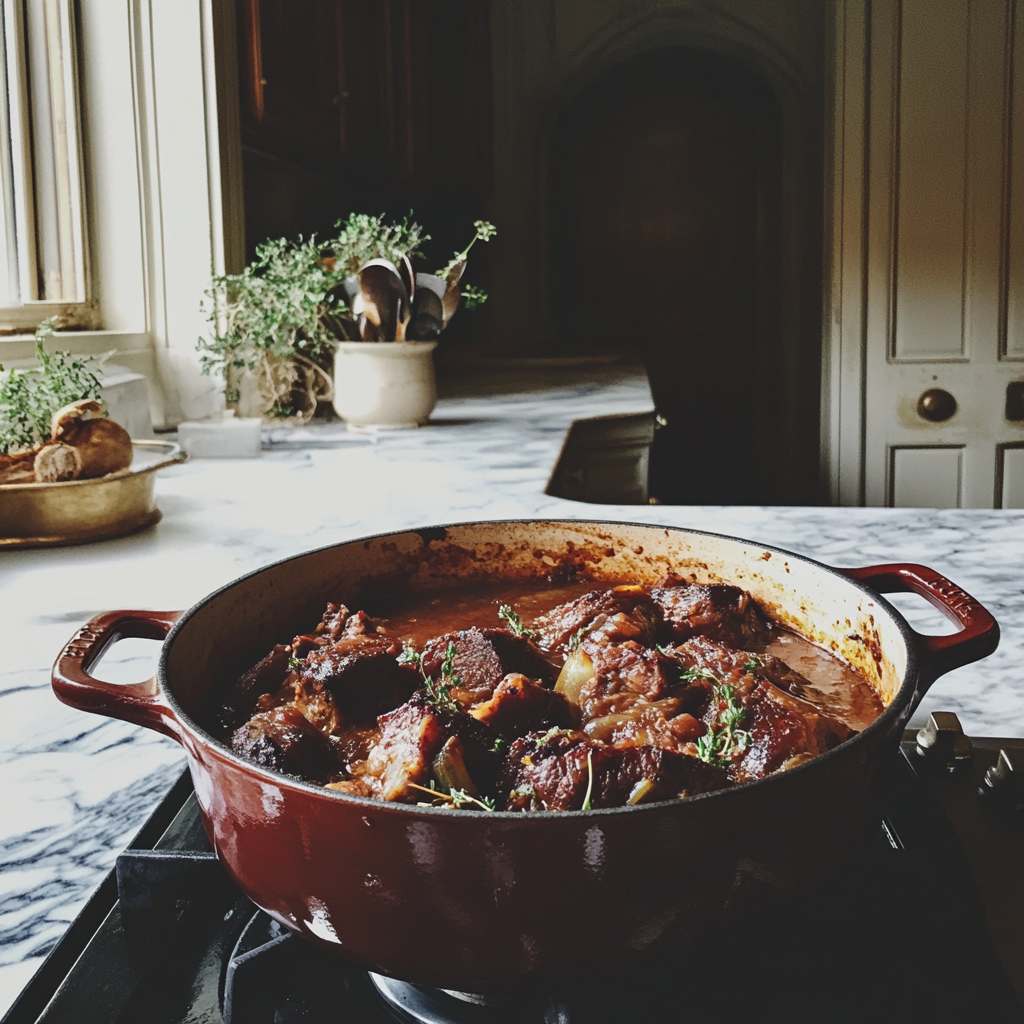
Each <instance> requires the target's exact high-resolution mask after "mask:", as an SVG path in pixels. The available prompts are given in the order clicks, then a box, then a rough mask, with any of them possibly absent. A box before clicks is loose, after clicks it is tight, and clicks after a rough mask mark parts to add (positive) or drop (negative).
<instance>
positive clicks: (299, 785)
mask: <svg viewBox="0 0 1024 1024" xmlns="http://www.w3.org/2000/svg"><path fill="white" fill-rule="evenodd" d="M353 344H356V343H353ZM361 344H366V343H361ZM371 344H372V343H371ZM379 344H396V343H394V342H380V343H379ZM542 523H550V524H551V525H554V526H562V525H565V526H580V525H593V526H628V527H637V526H639V527H642V528H645V529H652V530H671V531H673V532H676V533H688V534H693V535H695V536H701V537H714V538H716V539H719V540H727V541H733V542H736V543H740V544H751V543H756V544H757V546H758V547H759V548H762V549H763V550H765V551H770V552H772V554H773V555H784V556H787V557H789V558H795V559H797V560H799V561H801V562H806V563H808V564H810V565H812V566H814V567H815V568H817V569H821V570H823V571H824V572H826V573H828V574H829V575H830V576H834V577H836V578H837V579H839V580H842V582H843V583H846V584H849V585H850V586H852V587H854V588H855V589H857V590H859V591H861V592H862V593H863V594H865V595H866V596H867V597H870V598H871V600H872V601H876V602H878V603H879V605H880V606H881V608H882V609H883V610H884V611H886V612H888V613H889V615H890V617H891V618H892V620H893V621H894V623H895V624H896V627H897V629H898V630H899V632H900V634H901V636H902V637H903V640H904V642H905V644H906V647H907V667H906V669H905V671H904V674H903V680H902V682H901V683H900V686H899V689H898V690H897V691H896V693H895V694H893V698H892V700H891V701H890V702H889V706H888V707H887V708H885V710H884V711H883V712H882V713H881V714H880V715H879V716H878V717H877V718H876V719H875V720H874V721H873V722H872V723H871V724H870V725H869V726H868V727H867V728H866V729H863V730H862V731H861V732H858V733H856V734H855V735H854V736H851V737H850V738H849V739H848V740H846V741H844V742H843V743H840V744H839V745H838V746H835V747H833V748H832V749H831V750H827V751H826V752H825V753H824V754H818V755H817V756H816V757H813V758H812V759H811V760H810V761H806V762H804V763H803V764H801V765H797V766H796V767H795V768H790V769H789V770H788V771H785V772H774V773H772V774H771V775H766V776H764V777H763V778H760V779H751V780H750V781H748V782H743V783H740V784H739V785H736V786H729V787H728V788H726V789H717V790H712V791H710V792H707V793H698V794H695V795H694V796H687V797H674V798H671V799H668V800H656V801H652V802H651V803H645V804H633V805H628V804H627V805H623V806H621V807H597V808H593V809H592V810H589V811H585V810H569V811H531V812H529V813H524V812H522V811H497V810H495V811H479V812H471V813H470V814H467V811H466V810H460V809H456V808H454V807H420V806H419V805H417V804H405V803H398V802H395V801H389V800H379V799H377V798H376V797H361V796H355V795H353V794H350V793H342V792H339V791H337V790H331V789H326V788H324V787H323V786H318V785H316V784H315V783H312V782H306V781H305V780H304V779H300V778H298V777H297V776H294V775H288V774H286V773H284V772H280V771H277V770H275V769H273V768H264V767H263V766H261V765H257V764H254V763H253V762H252V761H247V760H246V759H245V758H243V757H240V756H239V755H238V754H236V753H235V752H234V751H233V750H232V749H231V748H230V747H229V746H228V745H227V744H226V743H224V742H223V741H222V740H218V739H217V738H216V737H214V736H213V735H212V734H211V733H209V732H208V731H207V730H206V729H204V728H203V727H201V726H200V725H198V724H197V723H196V722H194V721H193V720H192V718H191V717H190V716H189V715H187V714H186V713H185V711H184V710H183V709H182V707H181V705H180V704H179V703H178V700H177V698H176V697H175V695H174V691H173V690H172V689H171V688H170V687H169V686H168V685H167V661H168V654H169V652H170V649H171V648H172V647H173V645H174V641H175V639H176V638H177V635H178V633H180V632H181V630H182V629H184V627H185V625H186V623H188V622H189V620H190V619H192V617H193V616H194V615H196V614H198V613H199V612H200V611H201V610H202V608H203V607H204V606H205V605H207V604H209V602H211V601H212V600H214V598H216V597H219V596H220V595H221V594H223V593H226V592H227V591H229V590H231V589H232V588H233V587H235V586H237V585H238V584H239V583H242V582H244V581H245V580H248V579H251V578H252V577H254V576H258V575H259V574H260V573H263V572H267V571H269V570H271V569H276V568H278V567H279V566H282V565H287V564H288V563H289V562H294V561H296V560H297V559H299V558H306V557H307V556H309V555H315V554H317V553H319V552H321V551H331V550H333V549H335V548H339V547H342V546H344V545H346V544H358V543H364V542H366V541H373V540H382V539H385V538H388V537H397V536H402V535H404V534H409V533H418V532H421V531H423V530H425V529H430V530H439V529H444V530H447V529H449V528H458V527H462V526H519V525H537V524H542ZM920 669H921V649H920V646H919V643H918V635H917V633H916V632H915V631H914V630H913V628H912V627H911V626H910V624H909V623H908V622H907V621H906V619H905V618H904V617H903V615H902V614H901V613H900V612H899V610H898V609H896V608H895V607H894V606H893V605H892V604H891V603H890V602H889V601H887V600H886V599H885V597H884V596H883V595H881V594H879V593H878V591H876V590H873V589H872V588H871V587H870V586H868V585H867V584H866V583H862V582H860V581H859V580H854V579H851V578H850V577H849V576H847V575H846V574H845V573H843V572H842V571H841V570H840V569H837V568H836V567H835V566H831V565H826V564H825V563H824V562H819V561H817V560H816V559H813V558H809V557H807V556H806V555H799V554H796V553H795V552H793V551H788V550H787V549H785V548H779V547H775V546H774V545H772V544H761V543H760V542H754V541H751V540H750V539H749V538H745V537H733V536H731V535H729V534H724V533H714V532H712V531H711V530H691V529H687V528H686V527H682V526H669V525H665V524H659V523H631V522H626V521H623V520H612V519H495V520H467V521H464V522H458V523H441V524H437V525H434V526H430V527H425V526H420V527H407V528H405V529H402V530H388V531H386V532H384V533H375V534H367V535H364V536H360V537H353V538H351V539H350V540H345V541H339V542H338V543H337V544H325V545H323V546H322V547H319V548H312V549H311V550H309V551H302V552H299V553H298V554H295V555H289V556H287V557H286V558H281V559H279V560H278V561H276V562H271V563H270V564H269V565H265V566H262V567H261V568H259V569H253V570H251V571H250V572H247V573H244V574H243V575H242V576H239V577H237V578H236V579H234V580H232V581H231V582H230V583H227V584H225V585H224V586H222V587H218V588H217V589H216V590H214V591H212V592H211V593H209V594H207V595H206V597H204V598H202V600H200V601H198V602H197V603H196V604H194V605H192V607H191V608H189V609H188V610H187V611H185V612H183V613H182V614H181V616H180V617H179V618H178V619H177V621H176V622H175V623H174V625H173V626H172V627H171V629H170V631H169V632H168V634H167V637H166V638H165V640H164V642H163V645H162V647H161V650H160V660H159V662H158V665H157V679H158V681H159V684H160V692H161V695H162V697H163V699H164V700H165V701H166V702H167V704H168V705H169V707H170V709H171V711H173V713H174V717H175V720H176V721H177V723H178V724H179V725H180V726H181V727H183V728H184V729H185V730H186V731H187V732H188V733H189V734H190V735H191V737H192V739H193V740H195V741H197V742H198V743H199V744H200V745H202V746H204V747H207V748H212V749H213V750H214V752H215V753H216V755H217V756H218V757H220V758H222V759H223V760H226V761H229V762H230V763H232V764H233V765H234V766H236V767H238V768H241V769H243V770H244V771H246V772H247V773H249V774H251V775H255V776H258V777H260V778H263V779H266V780H267V781H268V782H272V783H274V784H275V785H277V786H282V787H286V788H288V789H293V790H298V791H299V792H304V793H308V794H312V795H316V796H318V797H320V798H322V799H324V800H329V801H340V802H342V803H345V804H352V805H354V806H356V807H365V808H373V809H375V810H376V811H378V812H388V813H397V814H407V815H410V816H412V817H417V816H421V815H427V816H430V817H436V816H438V815H440V816H442V817H447V818H461V819H466V818H469V819H471V820H477V821H479V820H480V815H484V818H485V820H488V821H490V820H495V821H528V820H529V821H532V820H537V819H544V820H548V821H551V820H563V819H565V820H574V821H578V820H579V819H580V818H582V817H594V818H604V817H609V816H611V815H619V814H624V813H630V814H636V813H638V812H639V813H643V812H651V813H654V812H657V811H660V810H664V809H665V808H667V807H672V806H679V805H681V804H688V803H690V802H692V801H698V800H710V799H721V798H726V797H729V796H735V794H738V793H744V792H750V791H751V790H752V789H753V787H761V788H764V787H765V786H768V785H778V784H780V783H783V782H784V781H785V780H786V779H788V778H789V777H790V776H793V775H795V773H797V772H805V771H806V770H807V769H811V768H813V766H814V765H817V764H824V763H826V762H828V761H830V760H835V758H836V757H837V756H839V755H840V754H841V753H843V754H845V752H846V751H848V750H850V749H851V748H852V747H853V746H854V745H856V744H859V743H863V742H868V741H869V740H870V739H872V738H874V737H875V736H876V735H878V734H880V733H884V732H885V731H887V730H888V729H889V728H891V726H892V723H893V721H894V720H895V719H897V718H898V717H899V715H900V714H901V713H902V712H903V711H904V710H905V709H906V707H907V705H908V704H909V703H910V701H911V699H912V697H913V694H914V692H915V690H916V687H917V683H918V681H919V678H920ZM186 749H188V748H186ZM189 753H190V755H191V751H189Z"/></svg>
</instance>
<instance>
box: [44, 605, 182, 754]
mask: <svg viewBox="0 0 1024 1024" xmlns="http://www.w3.org/2000/svg"><path fill="white" fill-rule="evenodd" d="M179 615H181V612H145V611H118V612H104V613H103V614H102V615H97V616H96V618H94V619H92V620H91V621H89V622H87V623H86V624H85V625H84V626H83V627H82V628H81V629H80V630H79V631H78V632H77V633H76V634H75V635H74V636H73V637H72V638H71V639H70V640H69V641H68V643H67V645H66V646H65V648H64V650H63V651H61V652H60V654H59V655H58V656H57V660H56V661H55V662H54V663H53V673H52V675H51V677H50V680H51V682H52V684H53V692H54V693H55V694H56V695H57V699H58V700H60V701H62V702H63V703H65V704H70V705H71V707H73V708H78V709H79V711H92V712H94V713H95V714H98V715H107V716H108V717H110V718H123V719H124V720H125V721H127V722H134V723H135V724H136V725H145V726H147V727H148V728H150V729H155V730H156V731H157V732H162V733H164V734H165V735H166V736H170V737H172V738H173V739H176V740H177V739H180V738H181V737H180V734H179V732H178V728H177V722H176V720H175V717H174V712H173V711H172V710H171V709H170V707H168V705H167V703H166V702H165V701H164V699H163V696H162V694H161V692H160V684H159V683H158V682H157V678H156V676H153V678H152V679H147V680H145V682H141V683H131V684H129V685H127V686H120V685H118V684H117V683H105V682H103V681H102V680H99V679H94V678H93V677H92V676H91V675H90V674H89V669H90V668H91V667H92V666H93V665H95V664H96V662H97V660H98V659H99V657H100V655H101V654H102V653H103V652H104V650H106V648H107V647H109V646H110V645H111V644H112V643H115V642H116V641H118V640H122V639H124V638H126V637H141V638H142V639H145V640H163V639H164V637H166V636H167V634H168V633H169V632H170V629H171V626H173V625H174V623H175V620H176V619H177V618H178V616H179Z"/></svg>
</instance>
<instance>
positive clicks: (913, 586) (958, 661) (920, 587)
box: [839, 562, 999, 686]
mask: <svg viewBox="0 0 1024 1024" xmlns="http://www.w3.org/2000/svg"><path fill="white" fill-rule="evenodd" d="M839 571H840V572H841V573H843V574H844V575H845V576H849V577H850V579H852V580H856V581H857V582H858V583H866V584H867V585H868V586H869V587H870V588H871V589H872V590H875V591H877V592H878V593H879V594H893V593H911V594H919V595H920V596H921V597H923V598H925V600H927V601H929V602H930V603H931V604H933V605H935V607H936V608H938V609H939V611H941V612H942V613H943V614H944V615H945V616H946V618H948V619H950V620H951V621H953V622H955V623H956V624H957V625H958V626H959V627H960V631H959V632H957V633H950V634H948V635H946V636H927V635H926V634H924V633H916V630H915V633H916V635H917V639H918V644H919V646H920V647H921V649H922V651H924V653H925V656H926V670H925V672H924V673H922V674H923V675H924V676H925V683H926V685H928V686H930V685H931V684H932V683H933V682H935V680H936V679H938V678H939V676H942V675H945V674H946V673H947V672H952V671H953V669H955V668H960V666H961V665H969V664H970V663H971V662H972V661H980V660H981V659H982V658H987V657H988V656H989V655H990V654H991V653H992V652H993V651H994V650H995V649H996V647H998V646H999V623H997V622H996V620H995V619H994V618H993V617H992V613H991V612H989V610H988V609H987V608H985V607H984V606H983V605H982V604H980V603H979V602H978V601H976V600H975V599H974V598H973V597H971V595H970V594H968V593H967V591H966V590H963V589H961V588H960V587H958V586H957V585H956V584H955V583H954V582H953V581H952V580H948V579H946V577H945V576H943V575H941V574H940V573H937V572H936V571H935V570H934V569H929V568H928V566H926V565H915V564H912V563H906V562H897V563H894V564H892V565H869V566H865V567H864V568H862V569H840V570H839Z"/></svg>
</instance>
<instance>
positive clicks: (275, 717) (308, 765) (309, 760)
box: [231, 704, 338, 779]
mask: <svg viewBox="0 0 1024 1024" xmlns="http://www.w3.org/2000/svg"><path fill="white" fill-rule="evenodd" d="M231 749H232V750H233V751H234V752H235V753H236V754H238V755H239V756H240V757H244V758H246V759H247V760H249V761H253V762H254V763H255V764H258V765H262V766H263V767H264V768H277V769H278V770H279V771H282V772H287V773H288V774H289V775H300V776H302V777H303V778H310V779H323V778H326V777H327V776H329V775H330V774H331V773H332V772H336V771H337V770H338V762H337V758H336V757H335V755H334V751H333V749H332V747H331V744H330V742H329V741H328V739H327V737H326V736H324V734H323V733H322V732H320V730H319V729H317V728H316V727H315V726H314V725H312V724H311V723H310V722H309V720H308V719H307V718H306V717H305V716H304V715H303V714H302V712H301V711H299V709H298V708H296V707H294V706H293V705H291V704H284V705H282V706H281V707H276V708H273V709H271V710H270V711H263V712H260V713H259V714H257V715H253V717H252V718H250V719H249V721H248V722H246V723H245V725H243V726H240V727H239V728H238V729H237V730H235V733H234V735H233V736H232V737H231Z"/></svg>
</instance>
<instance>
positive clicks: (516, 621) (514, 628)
mask: <svg viewBox="0 0 1024 1024" xmlns="http://www.w3.org/2000/svg"><path fill="white" fill-rule="evenodd" d="M498 618H499V619H503V620H504V621H505V622H506V623H508V628H509V631H510V632H511V633H512V634H513V635H514V636H521V637H524V638H525V639H527V640H536V639H537V632H536V630H533V629H528V628H527V627H526V626H524V625H523V620H522V619H520V618H519V615H518V613H517V612H515V611H514V610H513V608H512V606H511V605H509V604H503V605H502V606H501V607H500V608H499V609H498Z"/></svg>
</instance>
